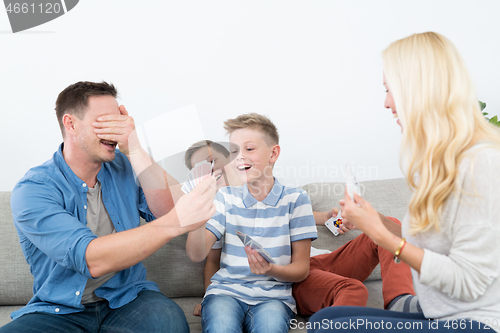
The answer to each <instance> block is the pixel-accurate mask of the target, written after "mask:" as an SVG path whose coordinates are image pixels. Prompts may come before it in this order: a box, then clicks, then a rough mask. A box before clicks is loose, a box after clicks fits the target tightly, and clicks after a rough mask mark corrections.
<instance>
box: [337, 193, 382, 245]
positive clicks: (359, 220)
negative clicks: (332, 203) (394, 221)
mask: <svg viewBox="0 0 500 333" xmlns="http://www.w3.org/2000/svg"><path fill="white" fill-rule="evenodd" d="M340 210H341V211H342V217H343V218H344V219H345V220H347V223H348V224H351V225H353V226H354V227H355V228H357V229H360V230H361V231H363V232H364V233H365V234H366V235H367V236H368V237H370V238H371V239H372V240H373V241H374V242H375V244H377V245H379V242H380V240H381V237H383V235H384V233H387V232H389V231H388V230H387V228H386V227H385V225H384V224H383V223H382V220H381V219H380V216H379V214H378V212H377V211H376V210H375V208H373V207H372V205H371V204H370V203H369V202H368V201H366V200H365V199H363V198H362V197H360V196H359V195H357V194H356V193H354V201H353V200H352V199H351V198H350V197H349V194H347V190H346V191H345V197H344V202H343V207H342V202H341V206H340ZM345 220H344V221H345Z"/></svg>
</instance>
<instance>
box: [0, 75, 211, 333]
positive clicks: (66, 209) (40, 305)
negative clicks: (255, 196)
mask: <svg viewBox="0 0 500 333" xmlns="http://www.w3.org/2000/svg"><path fill="white" fill-rule="evenodd" d="M116 96H117V91H116V89H115V87H114V86H113V85H110V84H108V83H105V82H102V83H92V82H78V83H75V84H73V85H70V86H69V87H67V88H66V89H65V90H63V91H62V92H61V93H60V94H59V97H58V99H57V101H56V114H57V118H58V121H59V125H60V127H61V131H62V135H63V144H61V146H60V147H59V149H58V151H57V152H56V153H55V154H54V156H53V158H52V159H50V160H49V161H47V162H45V163H44V164H43V165H41V166H38V167H35V168H33V169H31V170H30V171H28V173H26V175H25V176H24V177H23V178H22V179H21V180H20V181H19V183H18V184H17V185H16V187H15V188H14V190H13V192H12V197H11V206H12V214H13V217H14V223H15V226H16V228H17V231H18V235H19V239H20V243H21V246H22V250H23V252H24V255H25V257H26V261H27V262H28V263H29V264H30V266H31V272H32V274H33V276H34V285H33V293H34V296H33V298H32V299H31V300H30V302H29V303H28V304H27V305H26V306H25V307H23V308H22V309H20V310H18V311H15V312H13V313H12V315H11V317H12V318H13V319H14V320H13V321H12V322H11V323H9V324H7V325H5V326H4V327H2V328H0V332H2V333H4V332H26V330H27V329H28V327H29V330H30V331H31V332H86V331H95V332H97V331H99V332H111V331H113V332H116V331H120V332H124V331H126V332H176V333H177V332H188V331H189V327H188V325H187V321H186V318H185V316H184V313H183V311H182V310H181V309H180V307H179V306H178V305H177V304H176V303H174V302H173V301H172V300H170V299H168V298H167V297H165V296H164V295H163V294H161V293H160V292H159V288H158V286H157V285H156V283H154V282H151V281H146V270H145V268H144V266H143V265H142V263H141V261H142V260H144V259H145V258H147V257H148V256H150V255H151V254H153V253H154V252H155V251H156V250H158V249H159V248H161V247H162V246H163V245H165V244H166V243H167V242H168V241H169V240H171V239H172V238H174V237H176V236H179V235H181V234H183V233H185V232H187V231H190V230H194V229H196V228H199V227H200V226H202V225H203V223H204V222H206V220H208V219H209V218H210V217H211V216H212V215H213V214H214V212H215V207H214V206H213V199H214V196H215V191H216V186H215V179H214V178H213V177H209V178H208V179H206V180H204V181H203V182H202V183H200V184H199V185H198V186H197V187H196V188H195V189H194V190H193V191H191V192H190V193H189V194H187V195H185V196H182V197H180V194H177V192H176V191H177V188H176V187H172V185H173V183H174V180H173V179H170V176H169V175H167V174H166V173H165V172H163V170H162V169H161V168H159V167H158V166H157V165H155V164H154V163H152V162H151V158H150V157H149V155H148V154H147V153H146V152H145V151H144V150H143V149H142V148H141V147H140V145H139V143H138V140H137V136H136V134H135V125H134V121H133V119H132V118H131V117H130V116H129V115H128V113H127V111H126V109H125V107H124V106H123V105H120V106H118V103H117V101H116ZM116 146H118V147H119V148H120V150H119V151H118V150H115V148H116ZM134 173H135V174H136V175H139V176H138V178H139V181H140V184H141V185H140V186H139V185H137V184H136V181H135V179H134ZM170 188H172V189H173V190H172V191H171V190H170ZM178 197H180V198H178ZM174 199H175V200H174ZM177 199H178V200H177ZM174 201H176V204H175V207H174ZM140 217H143V218H144V219H145V220H146V221H148V222H149V223H147V224H146V225H143V226H139V222H140Z"/></svg>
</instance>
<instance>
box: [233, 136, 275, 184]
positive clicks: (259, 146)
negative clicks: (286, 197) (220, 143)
mask: <svg viewBox="0 0 500 333" xmlns="http://www.w3.org/2000/svg"><path fill="white" fill-rule="evenodd" d="M229 140H230V142H231V143H232V144H236V145H237V146H238V147H239V152H238V151H237V149H233V148H231V154H238V155H237V156H236V158H234V156H231V159H232V160H233V161H232V163H233V165H234V166H235V168H236V172H237V173H238V175H239V176H240V179H241V180H242V181H243V182H244V183H247V184H248V185H252V186H254V187H258V186H259V185H260V184H261V183H262V182H265V181H266V180H267V181H269V180H272V179H273V165H274V162H276V160H277V159H278V156H279V152H280V148H279V146H278V145H272V146H268V144H267V143H266V140H265V138H264V134H263V133H262V132H261V131H259V130H258V129H251V128H242V129H237V130H235V131H234V132H232V133H231V136H230V139H229Z"/></svg>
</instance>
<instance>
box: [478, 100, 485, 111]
mask: <svg viewBox="0 0 500 333" xmlns="http://www.w3.org/2000/svg"><path fill="white" fill-rule="evenodd" d="M479 107H480V108H481V111H483V110H484V108H485V107H486V103H483V102H481V101H479Z"/></svg>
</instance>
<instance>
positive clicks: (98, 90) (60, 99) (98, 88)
mask: <svg viewBox="0 0 500 333" xmlns="http://www.w3.org/2000/svg"><path fill="white" fill-rule="evenodd" d="M117 95H118V91H117V90H116V88H115V86H114V85H112V84H109V83H107V82H104V81H103V82H101V83H96V82H88V81H83V82H82V81H81V82H77V83H75V84H72V85H70V86H68V87H67V88H66V89H64V90H63V91H61V93H60V94H59V96H57V101H56V116H57V121H59V127H60V128H61V132H62V135H63V137H64V124H63V116H64V115H65V114H71V115H74V116H76V117H78V119H83V117H84V116H85V111H86V109H87V107H88V106H89V97H90V96H113V97H115V98H116V96H117Z"/></svg>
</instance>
